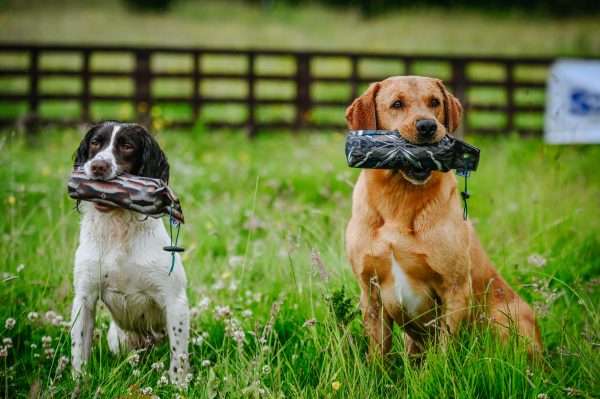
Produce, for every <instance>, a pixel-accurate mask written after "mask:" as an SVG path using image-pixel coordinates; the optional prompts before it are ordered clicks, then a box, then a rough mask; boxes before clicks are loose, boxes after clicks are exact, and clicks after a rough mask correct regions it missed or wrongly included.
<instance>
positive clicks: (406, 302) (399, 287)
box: [392, 254, 421, 316]
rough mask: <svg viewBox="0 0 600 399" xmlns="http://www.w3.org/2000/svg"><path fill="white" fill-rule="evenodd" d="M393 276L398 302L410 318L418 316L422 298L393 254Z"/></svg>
mask: <svg viewBox="0 0 600 399" xmlns="http://www.w3.org/2000/svg"><path fill="white" fill-rule="evenodd" d="M392 274H393V275H394V292H395V294H396V300H397V301H398V303H400V304H401V305H402V307H403V308H404V311H405V312H406V313H408V314H409V315H410V316H416V312H417V310H418V309H419V306H420V305H421V298H420V297H419V296H418V295H417V293H416V292H415V291H414V289H413V288H412V286H411V283H410V280H409V278H408V276H407V275H406V273H405V272H404V270H403V269H402V267H401V266H400V264H399V263H398V261H397V260H396V258H395V257H394V255H393V254H392Z"/></svg>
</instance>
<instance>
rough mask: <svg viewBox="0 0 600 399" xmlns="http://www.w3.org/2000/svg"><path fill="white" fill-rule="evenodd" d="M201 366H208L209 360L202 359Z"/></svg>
mask: <svg viewBox="0 0 600 399" xmlns="http://www.w3.org/2000/svg"><path fill="white" fill-rule="evenodd" d="M202 367H210V360H208V359H204V360H203V361H202Z"/></svg>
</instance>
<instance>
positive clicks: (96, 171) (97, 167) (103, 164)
mask: <svg viewBox="0 0 600 399" xmlns="http://www.w3.org/2000/svg"><path fill="white" fill-rule="evenodd" d="M90 170H91V172H92V175H94V177H105V176H106V175H107V174H108V171H109V170H110V164H109V163H108V162H107V161H104V160H101V159H98V160H94V161H92V163H91V164H90Z"/></svg>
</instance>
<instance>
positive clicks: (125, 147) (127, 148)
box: [121, 143, 133, 151]
mask: <svg viewBox="0 0 600 399" xmlns="http://www.w3.org/2000/svg"><path fill="white" fill-rule="evenodd" d="M121 149H122V150H123V151H131V150H133V146H132V145H131V144H129V143H123V144H121Z"/></svg>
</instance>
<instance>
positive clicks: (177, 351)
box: [166, 294, 190, 385]
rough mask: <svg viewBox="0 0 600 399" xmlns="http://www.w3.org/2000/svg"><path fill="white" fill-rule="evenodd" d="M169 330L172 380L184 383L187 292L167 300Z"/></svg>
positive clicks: (188, 325)
mask: <svg viewBox="0 0 600 399" xmlns="http://www.w3.org/2000/svg"><path fill="white" fill-rule="evenodd" d="M166 312H167V330H168V334H169V345H170V348H171V364H170V366H169V375H170V377H171V382H173V383H176V384H178V385H183V384H184V381H185V377H186V376H187V372H188V339H189V330H190V322H189V309H188V301H187V297H186V296H185V294H183V295H180V296H179V297H176V298H172V299H171V298H170V299H168V300H167V306H166Z"/></svg>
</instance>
